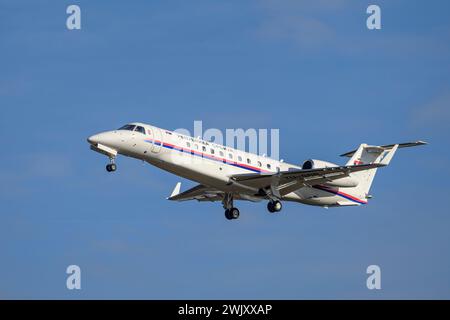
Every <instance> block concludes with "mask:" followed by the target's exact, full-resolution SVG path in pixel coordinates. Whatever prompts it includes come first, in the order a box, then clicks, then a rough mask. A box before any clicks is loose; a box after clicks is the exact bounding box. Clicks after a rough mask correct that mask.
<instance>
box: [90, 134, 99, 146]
mask: <svg viewBox="0 0 450 320" xmlns="http://www.w3.org/2000/svg"><path fill="white" fill-rule="evenodd" d="M99 136H100V135H98V134H94V135H92V136H90V137H89V138H87V141H88V142H89V143H90V144H93V145H94V144H97V143H98V142H99V140H100V139H99V138H100V137H99Z"/></svg>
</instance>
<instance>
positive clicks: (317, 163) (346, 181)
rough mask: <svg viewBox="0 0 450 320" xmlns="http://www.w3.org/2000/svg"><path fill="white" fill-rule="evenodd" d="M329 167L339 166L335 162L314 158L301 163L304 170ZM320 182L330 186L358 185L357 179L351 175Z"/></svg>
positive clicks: (347, 186) (346, 186) (350, 186)
mask: <svg viewBox="0 0 450 320" xmlns="http://www.w3.org/2000/svg"><path fill="white" fill-rule="evenodd" d="M331 167H339V166H338V165H337V164H335V163H331V162H327V161H322V160H315V159H310V160H306V161H305V162H303V165H302V169H304V170H307V169H320V168H331ZM322 184H324V185H326V186H330V187H340V188H353V187H356V186H357V185H358V181H357V180H356V179H354V178H352V177H344V178H340V179H336V180H332V181H326V182H324V183H322Z"/></svg>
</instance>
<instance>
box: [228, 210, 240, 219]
mask: <svg viewBox="0 0 450 320" xmlns="http://www.w3.org/2000/svg"><path fill="white" fill-rule="evenodd" d="M230 216H231V217H232V218H233V219H237V218H239V210H238V208H231V209H230Z"/></svg>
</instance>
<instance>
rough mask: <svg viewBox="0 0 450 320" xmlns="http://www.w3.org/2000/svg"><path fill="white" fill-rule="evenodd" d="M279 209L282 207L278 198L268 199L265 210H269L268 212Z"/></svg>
mask: <svg viewBox="0 0 450 320" xmlns="http://www.w3.org/2000/svg"><path fill="white" fill-rule="evenodd" d="M281 209H283V205H282V204H281V202H280V201H278V200H276V201H269V203H268V204H267V210H269V212H272V213H274V212H280V211H281Z"/></svg>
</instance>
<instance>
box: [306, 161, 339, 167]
mask: <svg viewBox="0 0 450 320" xmlns="http://www.w3.org/2000/svg"><path fill="white" fill-rule="evenodd" d="M331 167H339V166H338V165H337V164H335V163H331V162H327V161H323V160H316V159H309V160H306V161H305V162H303V165H302V169H320V168H331Z"/></svg>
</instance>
